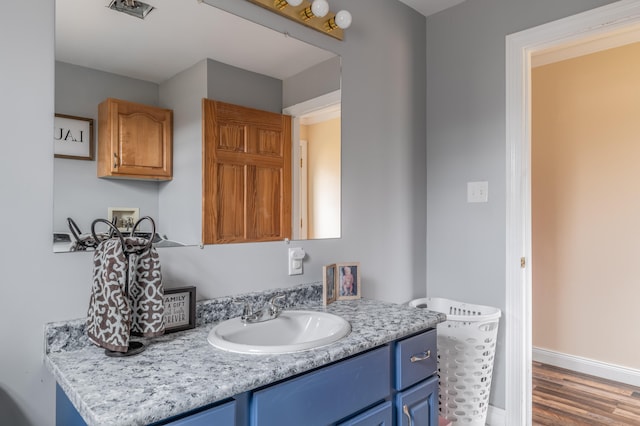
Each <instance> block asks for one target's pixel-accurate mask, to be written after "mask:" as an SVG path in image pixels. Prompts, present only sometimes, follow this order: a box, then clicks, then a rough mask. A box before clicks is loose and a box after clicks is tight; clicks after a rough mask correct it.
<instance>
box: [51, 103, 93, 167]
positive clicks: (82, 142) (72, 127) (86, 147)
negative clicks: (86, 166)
mask: <svg viewBox="0 0 640 426" xmlns="http://www.w3.org/2000/svg"><path fill="white" fill-rule="evenodd" d="M53 123H54V126H53V156H54V157H56V158H70V159H72V160H93V158H94V143H93V118H84V117H75V116H73V115H64V114H56V115H55V117H54V118H53Z"/></svg>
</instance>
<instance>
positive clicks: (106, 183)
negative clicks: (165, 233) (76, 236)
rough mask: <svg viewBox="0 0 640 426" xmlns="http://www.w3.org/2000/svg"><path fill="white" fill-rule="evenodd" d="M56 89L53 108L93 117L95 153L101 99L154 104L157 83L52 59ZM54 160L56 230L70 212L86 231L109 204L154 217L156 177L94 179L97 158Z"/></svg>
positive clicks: (64, 227) (62, 227) (64, 228)
mask: <svg viewBox="0 0 640 426" xmlns="http://www.w3.org/2000/svg"><path fill="white" fill-rule="evenodd" d="M55 91H56V97H55V112H56V113H58V114H67V115H74V116H77V117H85V118H93V129H94V149H95V150H96V151H95V158H96V159H97V158H98V153H97V138H98V134H97V133H98V104H99V103H100V102H102V101H104V100H105V99H107V98H109V97H111V98H116V99H124V100H127V101H131V102H140V103H143V104H147V105H158V85H157V84H155V83H149V82H147V81H142V80H136V79H133V78H128V77H122V76H119V75H115V74H111V73H106V72H102V71H96V70H92V69H89V68H85V67H79V66H76V65H72V64H68V63H65V62H56V65H55ZM54 164H55V167H54V178H53V182H54V188H53V193H54V200H55V203H54V205H53V207H54V215H53V217H54V222H53V230H54V231H58V232H69V228H68V226H67V221H66V219H67V217H71V218H73V220H74V221H75V222H76V223H77V224H78V226H79V227H80V230H81V231H82V232H89V231H90V228H91V222H92V221H93V219H97V218H104V219H106V218H107V213H108V208H109V207H138V208H139V209H140V215H141V216H146V215H149V216H151V217H153V218H157V217H158V183H157V182H131V181H122V180H114V179H97V178H96V160H94V161H81V160H70V159H67V158H56V159H55V160H54ZM159 225H160V224H159ZM98 229H99V230H106V229H107V228H106V226H102V227H100V228H98Z"/></svg>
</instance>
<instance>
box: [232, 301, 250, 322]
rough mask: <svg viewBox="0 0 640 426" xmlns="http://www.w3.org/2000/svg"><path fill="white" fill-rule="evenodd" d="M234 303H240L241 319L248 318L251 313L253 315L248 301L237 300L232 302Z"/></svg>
mask: <svg viewBox="0 0 640 426" xmlns="http://www.w3.org/2000/svg"><path fill="white" fill-rule="evenodd" d="M234 303H235V304H236V305H240V304H242V305H243V306H242V316H241V318H242V320H243V321H244V320H246V319H247V318H249V317H250V316H251V315H253V311H252V309H251V305H249V302H248V301H246V300H239V301H237V302H234Z"/></svg>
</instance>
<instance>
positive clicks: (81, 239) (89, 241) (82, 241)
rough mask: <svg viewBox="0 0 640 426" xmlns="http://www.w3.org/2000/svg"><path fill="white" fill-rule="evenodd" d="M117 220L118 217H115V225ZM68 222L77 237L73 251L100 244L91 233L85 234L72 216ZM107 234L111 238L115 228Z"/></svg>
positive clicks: (72, 233) (84, 249) (113, 221)
mask: <svg viewBox="0 0 640 426" xmlns="http://www.w3.org/2000/svg"><path fill="white" fill-rule="evenodd" d="M117 220H118V218H117V217H114V218H113V220H112V224H113V225H114V227H115V224H116V221H117ZM67 223H68V224H69V231H71V235H73V238H74V239H75V244H74V245H73V246H72V248H71V251H86V250H88V249H91V248H96V247H97V246H98V243H99V241H96V239H95V237H93V238H92V235H91V234H83V233H82V231H80V227H79V226H78V224H77V223H76V222H75V221H74V220H73V219H72V218H70V217H68V218H67ZM106 235H108V237H109V238H111V237H113V230H110V231H109V233H108V234H106Z"/></svg>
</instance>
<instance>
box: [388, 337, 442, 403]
mask: <svg viewBox="0 0 640 426" xmlns="http://www.w3.org/2000/svg"><path fill="white" fill-rule="evenodd" d="M437 358H438V357H437V346H436V330H435V329H433V330H429V331H427V332H424V333H421V334H418V335H416V336H413V337H409V338H407V339H404V340H401V341H399V342H397V343H396V346H395V380H394V386H395V389H396V390H402V389H406V388H408V387H409V386H411V385H414V384H416V383H418V382H419V381H421V380H424V379H426V378H427V377H429V376H431V375H433V374H435V373H436V370H437V368H438V360H437Z"/></svg>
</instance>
